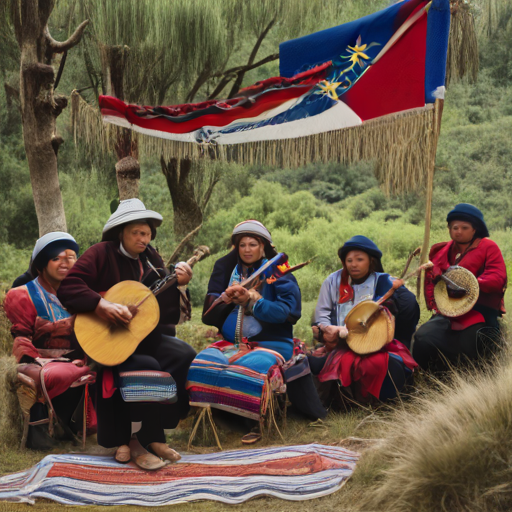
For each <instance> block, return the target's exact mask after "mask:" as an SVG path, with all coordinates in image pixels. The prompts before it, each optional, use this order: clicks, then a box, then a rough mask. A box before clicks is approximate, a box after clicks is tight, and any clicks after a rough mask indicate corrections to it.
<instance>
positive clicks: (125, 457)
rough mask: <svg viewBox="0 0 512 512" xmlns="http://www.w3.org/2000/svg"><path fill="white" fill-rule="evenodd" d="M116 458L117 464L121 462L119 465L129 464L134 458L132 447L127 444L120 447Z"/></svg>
mask: <svg viewBox="0 0 512 512" xmlns="http://www.w3.org/2000/svg"><path fill="white" fill-rule="evenodd" d="M114 458H115V459H116V462H119V464H128V462H130V460H131V458H132V454H131V451H130V447H129V446H128V445H126V444H123V445H122V446H120V447H119V448H118V449H117V451H116V454H115V456H114Z"/></svg>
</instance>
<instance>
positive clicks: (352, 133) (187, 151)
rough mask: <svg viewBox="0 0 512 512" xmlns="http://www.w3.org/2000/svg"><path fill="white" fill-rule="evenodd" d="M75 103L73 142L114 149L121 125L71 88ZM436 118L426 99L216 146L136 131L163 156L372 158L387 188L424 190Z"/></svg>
mask: <svg viewBox="0 0 512 512" xmlns="http://www.w3.org/2000/svg"><path fill="white" fill-rule="evenodd" d="M71 103H72V122H73V130H74V134H75V142H77V141H78V140H79V141H80V143H81V144H84V145H85V146H86V149H87V150H88V151H90V152H98V151H100V152H110V151H113V150H114V141H115V136H116V130H117V127H115V126H113V125H110V124H106V123H104V122H103V121H102V119H101V114H100V112H99V110H98V109H95V108H93V107H91V106H90V105H89V104H88V103H87V102H86V101H85V100H83V99H82V98H80V96H79V95H78V93H76V92H73V94H72V102H71ZM433 122H434V108H433V105H427V106H425V107H422V108H417V109H412V110H409V111H406V112H400V113H398V114H391V115H388V116H384V117H380V118H378V119H375V120H373V121H367V122H365V123H364V124H362V125H359V126H354V127H352V128H346V129H343V130H336V131H330V132H324V133H320V134H317V135H311V136H307V137H299V138H294V139H283V140H271V141H258V142H250V143H244V144H234V145H229V146H228V145H226V146H215V145H212V144H195V143H190V142H179V141H172V140H166V139H161V138H158V137H151V136H148V135H143V134H138V135H137V141H138V148H139V152H140V155H141V156H146V157H152V156H157V157H160V156H161V155H163V157H164V158H165V159H170V158H177V159H190V160H200V159H203V158H210V159H212V160H219V161H229V162H237V163H239V164H242V165H253V164H264V165H270V166H272V167H280V168H297V167H300V166H301V165H305V164H308V163H311V162H324V163H326V162H330V161H338V162H343V163H352V162H358V161H360V160H373V161H375V162H376V169H375V172H376V176H377V178H378V180H379V182H380V183H381V184H382V187H383V190H384V192H385V193H387V194H401V193H404V192H410V191H419V190H423V189H424V188H425V186H426V184H427V176H428V172H427V169H429V168H430V166H431V162H432V159H433V158H434V157H435V150H436V147H437V136H438V135H437V134H436V133H434V130H433ZM433 155H434V156H433Z"/></svg>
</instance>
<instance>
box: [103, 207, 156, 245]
mask: <svg viewBox="0 0 512 512" xmlns="http://www.w3.org/2000/svg"><path fill="white" fill-rule="evenodd" d="M162 220H163V217H162V216H161V215H160V214H159V213H157V212H154V211H152V210H147V209H146V207H145V206H144V203H143V202H142V201H141V200H140V199H135V198H134V199H125V200H124V201H121V202H120V203H119V206H118V207H117V210H116V211H115V212H114V213H113V214H112V215H111V216H110V218H109V219H108V221H107V223H106V224H105V227H104V228H103V236H102V238H101V240H102V241H103V242H105V241H107V240H116V239H117V235H118V233H119V231H120V229H121V226H124V225H125V224H130V223H132V222H137V221H140V222H147V223H148V224H149V225H150V227H151V240H153V239H154V238H155V236H156V228H157V227H158V226H160V224H162Z"/></svg>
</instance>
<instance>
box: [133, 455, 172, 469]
mask: <svg viewBox="0 0 512 512" xmlns="http://www.w3.org/2000/svg"><path fill="white" fill-rule="evenodd" d="M135 464H137V466H139V468H141V469H144V470H146V471H156V470H157V469H162V468H163V467H164V466H167V463H166V462H164V461H163V460H162V459H161V458H160V457H157V456H156V455H153V454H152V453H144V454H143V455H139V456H138V457H136V458H135Z"/></svg>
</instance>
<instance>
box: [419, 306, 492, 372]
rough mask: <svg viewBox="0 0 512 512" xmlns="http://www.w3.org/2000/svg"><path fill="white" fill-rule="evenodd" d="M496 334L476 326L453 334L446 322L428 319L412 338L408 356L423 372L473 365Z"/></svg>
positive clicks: (482, 355) (484, 353) (481, 326)
mask: <svg viewBox="0 0 512 512" xmlns="http://www.w3.org/2000/svg"><path fill="white" fill-rule="evenodd" d="M498 334H499V330H498V329H496V328H495V327H487V326H486V324H485V323H478V324H475V325H472V326H470V327H468V328H467V329H464V330H462V331H454V330H452V327H451V322H450V319H449V318H446V317H444V316H441V315H436V316H434V317H432V318H431V319H430V320H429V321H428V322H426V323H424V324H423V325H422V326H421V327H420V328H419V329H418V330H417V331H416V334H415V335H414V341H413V345H412V356H413V357H414V359H415V360H416V362H417V363H418V364H419V365H420V368H423V369H424V370H428V369H430V370H431V371H433V372H443V371H447V370H449V369H450V367H451V366H458V365H460V364H461V363H463V362H464V361H476V360H478V359H480V358H482V357H484V356H485V355H486V354H487V353H489V351H492V350H493V345H494V343H495V341H496V339H497V337H498Z"/></svg>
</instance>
